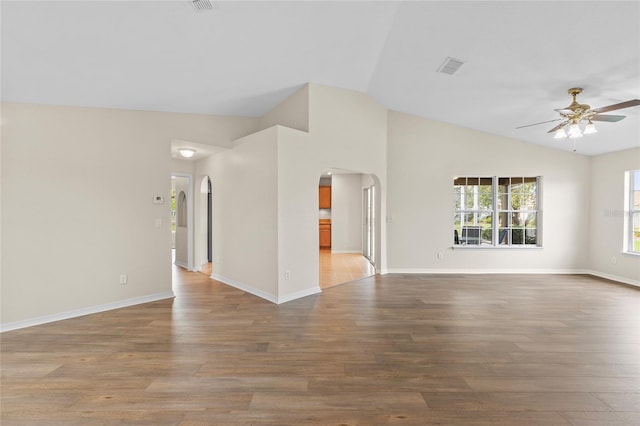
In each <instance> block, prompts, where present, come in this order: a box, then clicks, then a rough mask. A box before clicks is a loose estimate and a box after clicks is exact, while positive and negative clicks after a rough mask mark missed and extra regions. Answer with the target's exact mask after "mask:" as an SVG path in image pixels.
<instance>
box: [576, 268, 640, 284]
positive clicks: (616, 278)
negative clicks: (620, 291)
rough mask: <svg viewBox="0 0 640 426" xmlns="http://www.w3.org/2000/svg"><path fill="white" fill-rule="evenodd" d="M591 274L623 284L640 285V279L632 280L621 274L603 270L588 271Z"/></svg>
mask: <svg viewBox="0 0 640 426" xmlns="http://www.w3.org/2000/svg"><path fill="white" fill-rule="evenodd" d="M586 273H587V274H589V275H593V276H594V277H598V278H604V279H606V280H611V281H617V282H620V283H623V284H629V285H632V286H635V287H640V281H638V280H632V279H631V278H626V277H621V276H619V275H612V274H605V273H603V272H598V271H587V272H586Z"/></svg>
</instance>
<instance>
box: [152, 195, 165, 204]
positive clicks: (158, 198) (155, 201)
mask: <svg viewBox="0 0 640 426" xmlns="http://www.w3.org/2000/svg"><path fill="white" fill-rule="evenodd" d="M153 204H164V197H163V196H162V195H154V197H153Z"/></svg>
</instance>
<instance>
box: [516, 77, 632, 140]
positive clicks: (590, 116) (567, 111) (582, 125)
mask: <svg viewBox="0 0 640 426" xmlns="http://www.w3.org/2000/svg"><path fill="white" fill-rule="evenodd" d="M567 92H568V93H569V94H570V95H571V96H572V97H573V102H571V105H569V106H568V107H565V108H561V109H556V110H554V111H557V112H558V114H560V118H556V119H555V120H548V121H542V122H540V123H534V124H527V125H525V126H520V127H516V129H522V128H524V127H531V126H537V125H538V124H544V123H553V122H554V121H561V120H562V123H560V124H558V125H557V126H556V127H554V128H553V129H551V130H549V131H548V132H547V133H553V132H555V136H554V138H555V139H563V138H566V137H569V138H572V139H576V138H581V137H582V135H588V134H592V133H597V130H596V126H595V125H594V124H593V122H594V121H606V122H610V123H615V122H616V121H620V120H622V119H623V118H624V117H625V116H624V115H603V114H602V113H603V112H609V111H615V110H617V109H623V108H629V107H633V106H638V105H640V99H631V100H628V101H625V102H620V103H617V104H613V105H608V106H604V107H600V108H595V109H591V106H589V105H587V104H581V103H579V102H578V101H577V100H576V97H577V96H578V95H579V94H580V93H582V88H580V87H572V88H571V89H569V90H568V91H567Z"/></svg>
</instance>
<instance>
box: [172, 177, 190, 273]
mask: <svg viewBox="0 0 640 426" xmlns="http://www.w3.org/2000/svg"><path fill="white" fill-rule="evenodd" d="M192 205H193V203H192V202H191V175H189V174H183V173H173V174H172V175H171V232H172V239H173V256H172V257H173V263H175V264H176V265H178V266H181V267H183V268H185V269H187V270H193V249H192V246H193V244H192V241H193V214H192Z"/></svg>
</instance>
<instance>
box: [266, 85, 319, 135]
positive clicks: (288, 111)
mask: <svg viewBox="0 0 640 426" xmlns="http://www.w3.org/2000/svg"><path fill="white" fill-rule="evenodd" d="M258 121H259V123H260V129H267V128H269V127H272V126H276V125H280V126H285V127H289V128H291V129H296V130H301V131H303V132H308V131H309V85H308V84H305V85H304V86H302V87H301V88H300V89H299V90H297V91H296V92H295V93H294V94H292V95H291V96H289V97H288V98H287V99H285V100H284V101H282V102H281V103H280V104H278V105H276V106H275V107H274V108H273V109H272V110H271V111H269V112H268V113H266V114H265V115H264V116H262V117H261V118H260V119H259V120H258Z"/></svg>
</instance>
